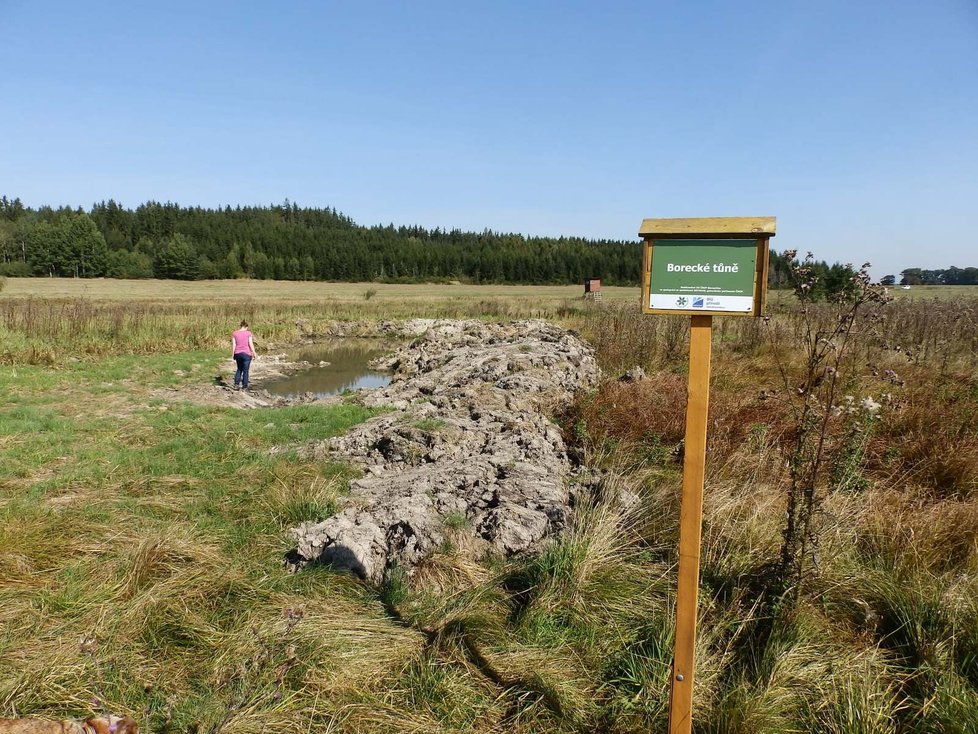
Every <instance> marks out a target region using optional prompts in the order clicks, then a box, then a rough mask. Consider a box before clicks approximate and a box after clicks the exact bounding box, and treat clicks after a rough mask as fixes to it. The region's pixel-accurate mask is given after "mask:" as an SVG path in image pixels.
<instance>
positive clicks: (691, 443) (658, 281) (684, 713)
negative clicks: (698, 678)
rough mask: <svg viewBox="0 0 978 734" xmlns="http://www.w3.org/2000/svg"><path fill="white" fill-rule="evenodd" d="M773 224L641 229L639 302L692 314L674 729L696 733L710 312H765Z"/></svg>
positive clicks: (671, 223) (650, 222)
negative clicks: (695, 676)
mask: <svg viewBox="0 0 978 734" xmlns="http://www.w3.org/2000/svg"><path fill="white" fill-rule="evenodd" d="M774 228H775V222H774V217H713V218H708V219H646V220H645V221H644V222H642V227H641V229H639V234H640V235H641V236H642V239H643V240H645V248H644V252H643V257H644V259H643V264H642V273H643V278H642V310H643V311H644V312H645V313H651V314H659V313H666V314H688V315H689V316H690V317H691V318H690V320H689V389H688V391H687V396H688V402H687V404H686V437H685V439H684V446H685V453H684V457H683V494H682V504H681V506H680V511H679V553H678V556H679V564H678V569H677V580H676V634H675V654H674V655H673V659H672V674H671V678H672V683H671V686H672V687H671V692H670V695H669V734H692V727H693V675H694V668H695V662H696V614H697V604H698V603H699V602H698V596H697V595H698V593H699V574H700V545H701V543H700V537H701V533H702V529H703V488H704V484H705V478H706V433H707V424H708V421H707V417H708V415H709V406H710V350H711V340H712V334H713V317H714V316H724V315H735V316H751V315H753V316H760V315H761V312H762V311H763V310H764V296H765V294H766V292H767V259H768V240H769V239H770V238H771V237H773V236H774Z"/></svg>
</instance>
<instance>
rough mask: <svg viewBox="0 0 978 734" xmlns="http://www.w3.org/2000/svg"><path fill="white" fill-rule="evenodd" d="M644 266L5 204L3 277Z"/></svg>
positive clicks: (453, 276) (374, 277)
mask: <svg viewBox="0 0 978 734" xmlns="http://www.w3.org/2000/svg"><path fill="white" fill-rule="evenodd" d="M636 224H637V222H636ZM814 265H815V267H816V269H817V270H818V271H819V273H820V275H821V277H820V278H819V281H820V283H821V284H823V286H822V287H824V288H825V290H826V291H827V292H828V293H831V292H833V291H834V290H836V289H837V287H836V286H838V287H839V288H841V287H842V286H843V285H844V283H845V282H846V280H847V279H848V277H849V276H850V275H851V274H852V269H851V268H850V267H848V266H845V265H838V264H835V265H831V266H830V265H828V264H826V263H824V262H817V263H815V264H814ZM641 266H642V258H641V244H640V243H639V242H638V240H635V241H623V240H607V239H600V240H594V239H585V238H582V237H526V236H524V235H522V234H504V233H500V232H492V231H490V230H488V229H487V230H484V231H482V232H463V231H461V230H458V229H453V230H442V229H439V228H435V229H426V228H424V227H421V226H394V225H393V224H391V225H387V226H370V227H366V226H361V225H358V224H356V223H355V222H354V221H353V220H352V219H351V218H350V217H348V216H345V215H344V214H342V213H340V212H338V211H337V210H336V209H335V208H328V207H327V208H311V207H300V206H298V205H297V204H295V203H291V202H289V201H288V200H286V201H285V203H283V204H280V205H270V206H237V207H233V208H232V207H230V206H227V207H224V208H223V209H205V208H202V207H184V206H180V205H178V204H173V203H166V204H161V203H159V202H155V201H150V202H147V203H145V204H141V205H139V206H138V207H136V208H135V209H128V208H125V207H123V206H120V205H119V204H117V203H116V202H115V201H113V200H111V199H110V200H109V201H107V202H100V203H98V204H95V205H93V206H92V208H91V209H90V210H89V211H85V210H84V209H81V208H78V209H72V208H70V207H60V208H53V207H49V206H42V207H39V208H37V209H33V208H30V207H26V206H24V205H23V203H22V202H21V201H20V199H18V198H14V199H9V198H8V197H6V196H3V197H0V276H2V275H7V276H18V277H31V276H52V277H79V278H97V277H108V278H171V279H180V280H209V279H222V278H256V279H271V280H330V281H347V282H364V281H378V282H404V283H411V282H429V283H430V282H448V281H462V282H468V283H513V284H516V283H525V284H545V283H547V284H572V283H581V282H583V280H584V279H585V278H600V279H601V280H602V281H603V282H604V283H605V284H606V285H637V284H638V283H639V282H640V280H641ZM788 272H789V268H788V263H787V261H786V260H785V258H784V257H782V256H780V255H778V254H777V253H775V252H772V257H771V266H770V285H771V286H772V287H775V288H778V287H786V286H789V285H790V284H789V278H788ZM833 284H835V285H833Z"/></svg>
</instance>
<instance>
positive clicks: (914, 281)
mask: <svg viewBox="0 0 978 734" xmlns="http://www.w3.org/2000/svg"><path fill="white" fill-rule="evenodd" d="M921 283H923V277H922V275H921V270H920V268H907V269H906V270H901V271H900V285H920V284H921Z"/></svg>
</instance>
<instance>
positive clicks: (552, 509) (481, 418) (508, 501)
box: [288, 319, 599, 582]
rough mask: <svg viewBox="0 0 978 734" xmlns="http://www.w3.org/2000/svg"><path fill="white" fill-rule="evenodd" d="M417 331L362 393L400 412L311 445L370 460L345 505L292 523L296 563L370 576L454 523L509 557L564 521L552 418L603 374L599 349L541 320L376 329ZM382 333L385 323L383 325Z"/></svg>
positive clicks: (401, 561) (565, 498)
mask: <svg viewBox="0 0 978 734" xmlns="http://www.w3.org/2000/svg"><path fill="white" fill-rule="evenodd" d="M376 328H377V330H378V331H379V332H381V333H388V334H394V333H396V334H398V335H400V336H405V335H410V334H415V335H417V338H416V339H415V340H414V341H413V342H411V343H410V344H408V345H405V346H403V347H401V348H400V349H398V350H397V351H395V352H394V353H392V354H391V355H389V356H386V357H383V358H381V359H378V360H374V362H373V363H372V364H371V366H372V367H374V368H377V369H384V370H388V371H390V372H392V373H393V378H392V381H391V383H390V384H389V385H388V386H387V387H384V388H378V389H375V390H370V391H364V392H363V393H362V394H361V395H360V396H359V397H358V400H360V401H361V402H363V403H364V404H365V405H369V406H376V407H386V408H390V409H391V411H390V412H388V413H384V414H383V415H380V416H378V417H376V418H373V419H371V420H369V421H367V422H366V423H363V424H361V425H360V426H358V427H356V428H354V429H353V430H352V431H351V432H350V433H348V434H347V435H345V436H341V437H338V438H334V439H331V440H329V441H325V442H321V443H318V444H315V445H311V446H307V447H304V448H303V449H302V451H304V452H307V453H308V454H311V455H314V456H322V457H324V458H326V457H330V458H346V459H347V460H352V461H353V462H354V463H355V464H357V465H359V466H360V467H362V468H363V469H364V470H365V476H364V477H363V478H361V479H358V480H355V481H354V482H352V484H351V494H350V497H349V498H348V499H347V501H346V504H345V506H344V507H343V508H342V509H341V510H340V512H339V513H337V514H336V515H333V516H332V517H330V518H328V519H326V520H324V521H321V522H316V521H310V522H305V523H302V524H301V525H299V526H298V527H296V528H293V529H292V531H291V533H292V535H293V537H294V538H295V540H296V542H297V548H296V550H295V551H294V552H293V553H291V554H290V557H289V560H288V563H289V564H290V565H291V566H292V567H293V568H298V567H301V566H303V565H306V564H308V563H312V562H326V563H329V564H330V565H332V566H334V567H337V568H341V569H347V570H350V571H352V572H353V573H355V574H357V575H359V576H361V577H363V578H365V579H368V580H370V581H372V582H381V581H383V580H384V578H385V577H386V576H387V575H388V574H389V573H390V572H391V570H392V569H395V568H398V569H401V570H403V571H405V572H407V573H410V572H411V571H412V570H413V568H414V567H415V566H416V565H417V564H418V563H419V562H420V561H421V560H423V559H424V558H425V557H426V556H427V555H429V554H430V553H431V552H432V551H434V550H436V549H437V548H439V547H441V546H442V545H443V544H444V543H446V542H447V541H448V540H449V539H450V537H452V536H451V533H457V532H466V533H467V534H468V535H469V536H471V539H472V541H473V542H472V543H466V547H469V546H471V547H472V548H473V550H474V552H477V553H499V554H503V555H509V554H513V553H519V552H522V551H526V550H530V549H532V548H534V547H535V546H536V545H538V544H539V542H540V541H541V540H542V539H543V538H545V537H547V536H548V535H550V534H552V533H554V532H557V531H559V530H560V529H561V528H563V527H564V525H565V524H566V522H567V519H568V516H569V513H570V511H571V505H572V496H571V491H570V487H569V485H570V482H569V480H570V478H571V475H572V474H573V472H574V468H573V465H572V462H571V460H570V457H569V456H568V452H567V447H566V446H565V444H564V441H563V437H562V435H561V432H560V430H559V428H558V427H557V426H556V425H554V424H553V423H552V422H551V421H550V420H549V418H548V417H547V416H548V414H549V413H551V412H552V411H553V410H554V409H556V408H558V407H559V406H560V405H562V404H566V403H567V402H568V401H570V399H571V397H572V395H573V393H574V392H576V391H577V390H580V389H582V388H587V387H590V386H593V385H594V384H596V382H597V380H598V378H599V368H598V366H597V364H596V362H595V360H594V355H593V351H592V349H591V348H590V347H589V346H588V345H587V344H585V343H584V342H583V341H581V340H580V339H579V338H578V337H577V336H576V335H575V334H573V333H572V332H569V331H567V330H565V329H561V328H559V327H557V326H554V325H553V324H550V323H548V322H545V321H540V320H532V321H518V322H513V323H506V324H501V323H484V322H479V321H447V320H430V319H415V320H412V321H406V322H399V323H396V324H392V323H390V322H382V323H380V324H378V325H377V327H376ZM375 333H376V332H375Z"/></svg>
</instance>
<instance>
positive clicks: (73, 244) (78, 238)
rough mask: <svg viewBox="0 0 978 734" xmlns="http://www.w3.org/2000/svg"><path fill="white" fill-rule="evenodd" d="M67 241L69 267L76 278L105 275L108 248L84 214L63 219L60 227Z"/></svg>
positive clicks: (100, 234)
mask: <svg viewBox="0 0 978 734" xmlns="http://www.w3.org/2000/svg"><path fill="white" fill-rule="evenodd" d="M60 226H62V227H63V228H64V229H65V235H64V236H65V239H67V241H68V247H69V258H70V267H71V268H72V270H73V271H74V272H73V274H74V276H75V277H76V278H94V277H97V276H99V275H104V274H105V266H106V257H107V256H108V254H109V248H108V246H107V245H106V243H105V238H104V237H103V236H102V233H101V232H99V229H98V227H97V226H96V225H95V222H94V221H92V218H91V217H89V216H88V215H87V214H84V213H76V214H74V215H72V216H68V217H65V218H64V219H63V220H62V223H61V225H60Z"/></svg>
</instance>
